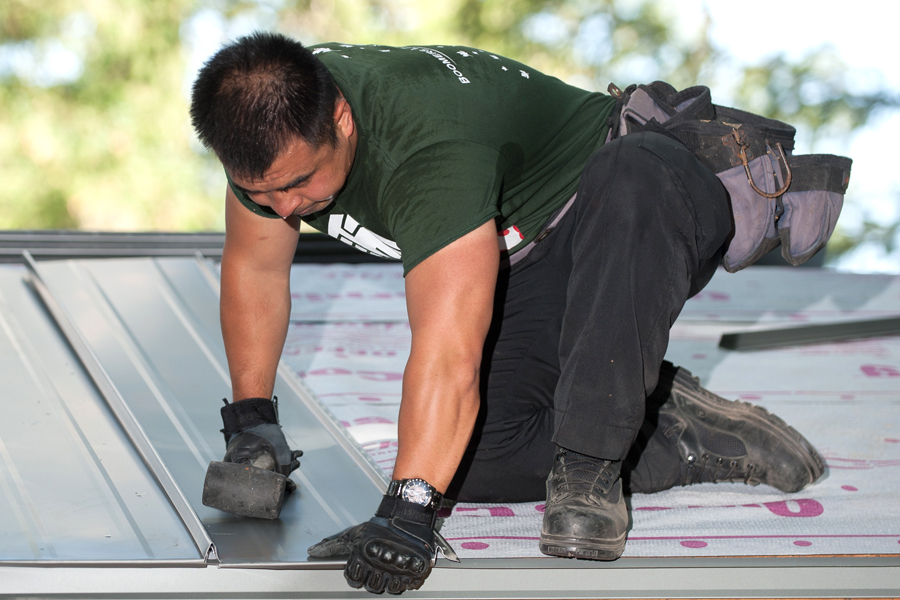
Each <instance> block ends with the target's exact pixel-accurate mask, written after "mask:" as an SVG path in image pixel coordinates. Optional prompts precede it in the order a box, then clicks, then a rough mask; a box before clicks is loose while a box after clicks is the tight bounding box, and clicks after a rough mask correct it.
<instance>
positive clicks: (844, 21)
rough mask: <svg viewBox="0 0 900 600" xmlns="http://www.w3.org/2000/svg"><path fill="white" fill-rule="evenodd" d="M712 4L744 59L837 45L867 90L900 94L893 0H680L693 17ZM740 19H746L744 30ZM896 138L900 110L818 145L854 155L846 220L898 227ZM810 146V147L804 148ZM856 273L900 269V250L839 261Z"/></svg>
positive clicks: (869, 250) (716, 24)
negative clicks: (883, 88)
mask: <svg viewBox="0 0 900 600" xmlns="http://www.w3.org/2000/svg"><path fill="white" fill-rule="evenodd" d="M704 5H705V6H706V7H707V9H708V10H709V12H710V15H711V16H712V21H713V32H712V37H713V40H714V41H715V43H716V44H718V45H719V46H720V47H721V48H723V49H725V50H727V51H728V53H729V54H731V55H732V56H734V57H735V58H736V59H737V60H739V61H742V62H746V63H758V62H759V61H760V60H761V59H763V58H764V57H766V56H770V55H772V54H775V53H777V52H785V53H787V55H788V56H789V57H792V58H797V57H800V56H802V55H803V54H804V53H806V52H808V51H810V50H813V49H815V48H819V47H821V46H822V45H823V44H826V43H827V44H831V45H833V46H834V47H835V48H837V50H838V52H839V54H840V56H841V58H842V59H843V60H844V61H845V62H846V63H847V65H848V66H849V68H850V73H849V75H850V76H851V77H852V79H851V80H852V81H853V82H854V83H855V84H856V85H857V86H859V87H860V88H866V87H869V86H872V85H873V83H878V82H882V83H883V84H885V85H887V86H888V87H889V89H892V90H894V92H895V93H896V94H897V95H900V62H898V60H897V54H898V53H897V50H896V45H897V37H898V33H897V27H896V18H894V17H891V16H890V14H888V13H890V12H891V11H887V12H886V11H885V7H886V6H889V4H887V3H885V2H883V0H882V1H879V2H875V1H873V0H856V1H855V2H853V3H852V4H850V5H848V4H846V3H837V2H830V1H828V0H825V1H820V2H811V1H808V0H803V1H801V0H781V1H775V0H756V1H755V2H753V3H752V4H746V3H741V2H732V1H725V0H678V6H679V12H681V13H682V14H687V15H690V14H691V12H692V11H697V12H699V11H700V10H701V9H702V7H703V6H704ZM736 24H740V29H739V30H738V27H737V26H736ZM892 140H900V111H890V112H885V113H883V114H880V115H876V116H875V118H874V119H872V122H870V124H869V125H867V126H866V127H864V128H863V129H861V130H859V131H858V132H857V133H856V134H855V135H854V136H853V137H852V138H851V139H850V140H849V143H848V144H844V143H841V142H832V143H831V144H828V145H827V147H822V148H817V151H819V152H829V153H832V154H840V155H844V156H849V157H850V158H852V159H853V170H852V174H851V178H850V189H849V191H848V196H851V195H852V197H853V199H854V203H852V204H849V205H845V209H844V211H843V212H842V214H841V217H840V222H841V224H842V225H844V226H846V227H853V226H857V224H859V223H861V221H862V219H863V217H866V218H868V219H869V220H872V221H875V222H878V223H881V224H890V223H893V222H896V221H898V220H900V168H898V165H897V164H896V159H895V156H896V153H895V152H892V151H891V145H892ZM804 151H808V149H804V148H803V147H802V146H801V147H798V148H797V151H796V152H797V153H803V152H804ZM837 268H838V269H840V270H847V271H854V272H862V273H867V272H882V273H900V249H898V250H897V251H895V252H893V253H892V254H890V255H889V254H887V253H886V252H885V251H884V249H883V248H877V247H872V246H862V247H860V248H858V249H857V250H856V251H855V252H853V253H851V254H850V255H849V256H846V257H844V258H843V259H842V260H841V262H840V263H839V264H838V265H837Z"/></svg>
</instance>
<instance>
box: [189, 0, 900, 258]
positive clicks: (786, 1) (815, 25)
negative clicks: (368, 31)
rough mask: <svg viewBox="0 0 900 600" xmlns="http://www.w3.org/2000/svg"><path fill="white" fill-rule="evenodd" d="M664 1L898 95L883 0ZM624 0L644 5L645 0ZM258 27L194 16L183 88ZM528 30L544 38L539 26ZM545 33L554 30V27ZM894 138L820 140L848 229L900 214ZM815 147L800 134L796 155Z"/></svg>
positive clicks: (893, 129) (876, 127) (736, 42)
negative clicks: (828, 54) (820, 56)
mask: <svg viewBox="0 0 900 600" xmlns="http://www.w3.org/2000/svg"><path fill="white" fill-rule="evenodd" d="M662 1H663V2H664V3H666V4H668V9H669V12H670V13H671V14H672V15H673V16H674V18H677V19H679V21H680V23H679V27H680V28H682V29H683V30H684V31H686V32H690V31H692V30H695V29H696V28H697V27H698V26H700V24H702V23H704V22H705V14H704V13H708V14H709V15H710V16H711V20H712V32H711V34H712V39H713V41H714V43H715V44H716V45H717V46H719V47H720V48H721V49H723V50H724V51H725V52H726V53H727V54H728V55H730V56H731V57H733V59H734V60H735V61H736V62H738V63H746V64H758V63H759V62H761V61H762V60H763V59H765V58H767V57H768V56H771V55H774V54H779V53H784V54H786V55H787V56H788V58H794V59H797V58H800V57H802V56H804V55H805V54H808V53H809V52H812V51H815V50H816V49H818V48H821V47H822V46H823V45H825V44H830V45H832V46H834V48H836V49H837V51H838V53H839V55H840V57H841V58H842V59H843V61H844V62H845V63H846V64H847V65H848V67H849V68H850V72H849V73H848V75H849V77H850V78H851V81H852V82H853V83H854V84H855V85H856V86H858V88H860V89H866V88H868V89H872V88H875V87H878V86H879V85H881V86H886V87H888V88H889V89H892V90H895V91H896V93H897V94H898V95H900V64H898V62H897V61H896V59H895V56H896V51H895V50H894V48H893V46H894V45H895V41H894V39H895V37H896V35H897V34H896V26H895V24H894V19H892V18H890V17H889V16H888V15H886V14H885V13H884V2H883V0H881V1H879V2H876V1H874V0H856V1H855V2H854V3H853V5H852V10H851V9H850V8H849V7H848V5H846V4H843V3H842V4H837V3H836V2H833V1H831V2H830V1H829V0H824V1H819V2H813V1H811V0H756V1H755V2H754V3H753V4H751V5H748V4H746V3H741V2H734V1H727V0H662ZM624 2H625V3H626V4H627V3H628V2H634V3H635V5H638V4H639V3H640V2H641V0H624ZM879 15H881V17H882V18H879ZM545 21H546V20H545ZM541 24H542V25H546V26H548V27H549V26H550V25H552V23H551V24H546V23H544V22H541ZM271 25H274V23H272V24H271ZM255 26H258V24H256V23H243V22H231V23H229V22H226V21H225V20H223V19H222V17H221V15H219V14H218V13H217V12H215V11H212V10H210V11H207V12H206V13H200V14H198V15H197V18H195V19H193V20H191V22H190V23H189V24H187V27H190V28H193V29H194V30H193V31H190V32H183V34H184V33H188V35H182V37H183V39H185V40H192V41H193V43H194V44H195V46H194V47H193V48H192V51H191V52H189V55H190V59H189V60H190V62H191V63H192V64H191V66H190V68H189V69H188V71H189V73H188V74H187V77H186V78H185V91H187V89H188V87H189V82H191V81H193V78H194V74H195V72H196V69H198V68H199V67H200V65H202V63H203V61H204V60H205V59H206V58H207V57H208V56H209V55H211V54H212V53H213V52H215V50H216V49H217V48H218V47H219V45H220V44H221V43H222V42H223V41H225V40H227V39H228V38H231V37H235V36H237V35H241V34H243V33H246V32H247V31H249V30H251V29H254V28H255ZM245 30H247V31H245ZM530 33H533V34H535V36H536V37H542V36H540V32H530ZM545 33H546V34H547V35H551V34H552V31H547V32H545ZM535 36H532V37H535ZM543 37H546V36H543ZM699 83H702V82H699ZM713 100H714V101H716V98H714V99H713ZM723 103H724V102H723ZM892 139H897V140H900V111H890V112H888V111H885V112H883V113H882V114H877V115H875V117H874V118H873V119H872V120H871V122H870V123H869V125H867V126H866V127H864V128H862V129H860V130H859V131H857V132H856V133H855V134H854V135H853V136H852V138H850V139H849V140H824V141H820V143H819V145H818V146H817V148H816V149H815V151H816V152H818V153H831V154H838V155H842V156H849V157H851V158H852V159H853V160H854V163H853V171H852V176H851V183H850V189H849V191H848V198H850V199H851V200H852V201H851V202H848V203H846V204H845V206H844V210H843V212H842V215H841V218H840V223H841V225H842V226H844V227H846V228H848V230H850V231H853V230H854V229H858V228H859V227H861V225H862V222H863V220H864V219H865V220H869V221H873V222H876V223H879V224H882V225H890V224H891V223H894V222H896V221H898V220H900V168H897V167H896V166H895V165H893V159H892V156H891V155H892V153H891V152H889V151H887V149H888V148H889V147H890V146H889V143H890V140H892ZM810 150H811V149H810V148H808V147H804V145H803V140H802V136H800V135H798V145H797V148H796V149H795V153H798V154H802V153H809V152H810ZM898 241H900V240H898ZM898 246H900V244H898ZM836 268H838V269H839V270H842V271H854V272H863V273H872V272H881V273H897V274H900V248H898V249H897V250H896V251H895V252H893V253H891V254H888V253H886V252H885V250H884V248H883V247H881V246H878V245H863V246H861V247H859V248H857V249H856V250H855V251H853V252H852V253H850V254H848V255H846V256H844V257H842V259H841V260H840V262H839V263H838V264H837V265H836Z"/></svg>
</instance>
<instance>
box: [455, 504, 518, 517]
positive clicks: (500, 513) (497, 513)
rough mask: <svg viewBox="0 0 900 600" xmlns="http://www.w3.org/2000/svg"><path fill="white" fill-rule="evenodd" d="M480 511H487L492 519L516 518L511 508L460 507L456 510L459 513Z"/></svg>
mask: <svg viewBox="0 0 900 600" xmlns="http://www.w3.org/2000/svg"><path fill="white" fill-rule="evenodd" d="M479 510H487V511H488V513H490V515H491V516H492V517H514V516H516V513H514V512H513V511H512V509H511V508H509V507H508V506H485V507H473V508H469V507H462V506H459V507H457V508H456V512H457V513H461V512H475V511H479Z"/></svg>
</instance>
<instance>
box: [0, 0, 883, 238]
mask: <svg viewBox="0 0 900 600" xmlns="http://www.w3.org/2000/svg"><path fill="white" fill-rule="evenodd" d="M675 11H676V5H675V3H661V2H657V1H654V0H591V1H588V0H445V2H442V3H431V2H428V3H426V2H421V1H418V0H152V1H151V0H118V1H117V0H42V1H41V2H37V3H36V2H32V1H31V0H5V2H4V3H2V4H0V177H2V180H3V185H2V186H0V228H53V227H55V228H63V227H81V228H86V229H160V230H197V229H221V228H222V227H223V216H222V212H223V211H222V202H221V197H222V190H223V189H224V178H223V177H222V175H221V172H220V169H219V168H218V166H217V165H216V161H215V160H214V157H212V156H210V155H209V154H208V153H207V152H205V151H204V150H203V149H202V148H200V147H199V146H198V144H197V143H196V141H195V139H194V136H193V133H192V132H191V129H190V123H189V118H188V98H187V93H186V89H187V82H186V73H187V72H188V69H189V65H190V63H191V52H192V48H193V52H194V54H195V55H196V54H197V52H198V50H197V48H198V47H201V46H202V43H201V42H202V40H198V39H195V38H197V37H202V35H201V33H198V32H199V31H201V29H198V27H193V26H192V25H197V24H198V23H199V22H200V21H202V20H203V19H206V21H203V22H214V24H215V26H216V27H218V29H219V33H218V35H219V36H220V38H221V39H219V40H218V41H224V40H225V39H227V38H230V37H234V36H235V35H239V34H242V33H247V32H249V31H251V30H253V29H255V28H262V29H278V30H281V31H283V32H285V33H287V34H290V35H293V36H295V37H297V38H298V39H300V40H302V41H303V42H304V43H308V44H311V43H316V42H321V41H350V42H354V43H380V44H393V45H407V44H424V43H429V44H462V45H470V46H476V47H482V48H488V49H490V50H492V51H494V52H497V53H500V54H505V55H507V56H510V57H511V58H515V59H517V60H520V61H522V62H525V63H527V64H529V65H531V66H533V67H535V68H537V69H540V70H542V71H545V72H547V73H551V74H554V75H556V76H558V77H560V78H561V79H564V80H566V81H569V82H570V83H573V84H575V85H579V86H582V87H585V88H589V89H599V90H605V89H606V87H607V85H608V83H610V82H615V83H616V84H617V85H619V86H620V87H624V86H626V85H628V84H630V83H635V82H648V81H652V80H654V79H664V80H667V81H669V82H670V83H672V84H673V85H675V86H676V87H685V86H689V85H693V84H695V83H698V82H703V83H705V84H707V85H710V87H712V88H713V91H714V99H715V100H716V101H717V102H719V103H731V104H733V105H736V106H740V107H741V108H745V109H747V110H751V111H754V112H758V113H760V114H764V115H766V116H769V117H773V118H777V119H781V120H784V121H787V122H790V123H792V124H794V125H796V126H798V127H801V128H803V130H804V132H805V133H806V134H807V135H808V137H809V139H810V140H811V141H810V148H809V149H808V150H809V151H812V146H814V145H815V142H816V140H818V139H819V138H821V137H823V136H834V135H848V134H849V133H850V132H851V131H853V130H854V129H856V128H858V127H859V126H861V125H863V124H865V123H866V122H867V121H868V120H869V119H870V117H871V116H872V115H873V114H874V113H875V112H876V111H877V110H878V109H879V108H881V107H885V106H896V105H897V98H896V97H892V96H891V95H890V94H888V93H886V92H885V91H883V90H876V91H874V92H867V93H861V92H857V91H855V90H854V87H853V86H852V85H851V83H850V82H849V81H848V79H847V76H846V73H847V69H846V67H845V66H844V65H843V64H842V63H841V61H840V59H839V57H837V56H836V55H835V53H834V52H833V51H832V50H830V49H829V48H827V47H825V48H823V49H820V50H817V51H815V52H811V53H809V54H808V55H807V56H805V57H803V58H801V59H800V60H799V61H793V62H792V61H790V60H788V59H787V58H785V57H784V56H776V57H774V58H771V59H768V60H767V61H766V62H765V63H763V64H759V65H753V66H750V67H738V66H735V65H734V64H732V63H731V62H729V59H728V56H726V55H725V54H724V53H723V52H722V51H721V50H720V49H718V48H716V47H715V45H714V44H713V43H712V42H711V40H710V36H709V30H710V28H709V25H710V18H709V15H707V14H705V13H704V12H703V11H702V10H697V11H696V12H695V13H693V14H686V9H684V8H683V7H678V11H677V14H676V12H675ZM208 34H209V32H208V31H206V34H204V35H208ZM218 41H217V43H218ZM208 42H209V41H208V40H207V42H206V43H208ZM193 66H196V65H193ZM895 230H896V228H890V227H887V228H885V227H881V228H880V229H879V228H878V226H874V225H872V224H870V225H869V226H868V227H867V228H863V230H861V231H857V232H854V233H853V234H848V233H847V232H839V233H838V235H837V236H836V238H837V239H838V240H840V241H839V243H838V244H836V245H835V248H834V250H835V251H836V252H844V251H846V250H848V249H850V248H852V247H854V245H855V244H857V243H859V242H860V241H863V240H881V241H883V242H884V243H885V244H892V243H893V239H894V238H893V235H894V233H895Z"/></svg>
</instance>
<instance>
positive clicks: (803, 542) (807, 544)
mask: <svg viewBox="0 0 900 600" xmlns="http://www.w3.org/2000/svg"><path fill="white" fill-rule="evenodd" d="M794 545H795V546H803V547H806V546H812V542H807V541H806V540H797V541H796V542H794Z"/></svg>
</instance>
